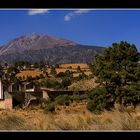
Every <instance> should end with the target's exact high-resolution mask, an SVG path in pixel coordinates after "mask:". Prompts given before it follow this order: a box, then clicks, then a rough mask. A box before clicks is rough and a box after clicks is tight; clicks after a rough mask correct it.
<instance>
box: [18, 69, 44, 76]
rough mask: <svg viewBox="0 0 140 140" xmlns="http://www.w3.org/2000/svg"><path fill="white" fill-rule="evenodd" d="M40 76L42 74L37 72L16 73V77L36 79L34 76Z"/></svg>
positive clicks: (24, 71)
mask: <svg viewBox="0 0 140 140" xmlns="http://www.w3.org/2000/svg"><path fill="white" fill-rule="evenodd" d="M40 74H42V72H40V71H37V70H23V71H21V72H20V73H18V74H17V75H16V77H23V76H25V77H27V76H32V77H36V76H40Z"/></svg>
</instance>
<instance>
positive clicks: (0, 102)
mask: <svg viewBox="0 0 140 140" xmlns="http://www.w3.org/2000/svg"><path fill="white" fill-rule="evenodd" d="M2 76H3V72H2V71H1V70H0V109H10V110H11V109H12V96H11V95H10V94H9V93H8V92H7V91H4V87H3V83H2Z"/></svg>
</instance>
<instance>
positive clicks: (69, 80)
mask: <svg viewBox="0 0 140 140" xmlns="http://www.w3.org/2000/svg"><path fill="white" fill-rule="evenodd" d="M61 84H62V87H63V88H65V87H68V86H69V85H71V79H70V78H65V79H63V80H62V83H61Z"/></svg>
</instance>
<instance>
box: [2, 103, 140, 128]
mask: <svg viewBox="0 0 140 140" xmlns="http://www.w3.org/2000/svg"><path fill="white" fill-rule="evenodd" d="M138 110H139V109H138ZM138 110H135V111H118V110H112V111H104V112H103V113H102V114H100V115H97V114H93V113H91V112H89V111H88V110H87V109H86V103H85V102H83V103H73V104H71V105H70V106H57V107H56V110H55V112H54V113H48V114H44V112H43V110H41V109H38V107H34V108H33V107H32V108H28V109H26V110H22V109H14V110H11V111H6V110H1V111H0V130H46V131H47V130H97V131H100V130H113V131H115V130H140V112H139V111H138Z"/></svg>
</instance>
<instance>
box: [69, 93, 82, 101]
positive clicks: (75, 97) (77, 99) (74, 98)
mask: <svg viewBox="0 0 140 140" xmlns="http://www.w3.org/2000/svg"><path fill="white" fill-rule="evenodd" d="M71 100H72V101H76V102H79V101H80V95H79V94H74V95H72V96H71Z"/></svg>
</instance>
